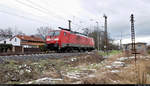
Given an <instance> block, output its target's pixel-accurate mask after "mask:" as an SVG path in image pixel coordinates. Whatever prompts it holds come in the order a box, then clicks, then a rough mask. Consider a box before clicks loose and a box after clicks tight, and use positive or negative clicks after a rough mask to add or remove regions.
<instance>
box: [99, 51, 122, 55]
mask: <svg viewBox="0 0 150 86" xmlns="http://www.w3.org/2000/svg"><path fill="white" fill-rule="evenodd" d="M98 53H99V55H102V56H107V52H102V51H100V52H98ZM119 53H121V51H119V50H112V51H109V52H108V55H116V54H119Z"/></svg>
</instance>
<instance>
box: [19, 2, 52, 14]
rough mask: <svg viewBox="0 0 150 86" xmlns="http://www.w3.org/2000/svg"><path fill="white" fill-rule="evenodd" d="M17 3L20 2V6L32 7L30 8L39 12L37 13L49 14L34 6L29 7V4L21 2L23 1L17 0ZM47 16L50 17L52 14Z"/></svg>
mask: <svg viewBox="0 0 150 86" xmlns="http://www.w3.org/2000/svg"><path fill="white" fill-rule="evenodd" d="M16 2H18V3H20V4H22V5H24V6H27V7H30V8H32V9H35V10H37V11H39V12H41V13H45V14H47V12H45V11H43V10H41V9H39V8H37V7H34V6H32V5H29V4H26V3H23V2H21V1H19V0H16ZM47 15H48V16H49V15H50V14H47Z"/></svg>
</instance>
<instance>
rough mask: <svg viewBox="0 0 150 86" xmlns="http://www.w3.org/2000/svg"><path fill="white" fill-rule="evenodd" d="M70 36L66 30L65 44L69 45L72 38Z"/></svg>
mask: <svg viewBox="0 0 150 86" xmlns="http://www.w3.org/2000/svg"><path fill="white" fill-rule="evenodd" d="M69 37H70V36H69V34H68V33H66V32H64V42H65V45H66V46H68V45H69V40H70V38H69Z"/></svg>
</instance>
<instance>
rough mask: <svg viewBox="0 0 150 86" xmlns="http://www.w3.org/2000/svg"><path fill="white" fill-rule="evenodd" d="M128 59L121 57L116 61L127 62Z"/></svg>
mask: <svg viewBox="0 0 150 86" xmlns="http://www.w3.org/2000/svg"><path fill="white" fill-rule="evenodd" d="M127 59H128V57H121V58H118V59H117V60H118V61H125V60H127Z"/></svg>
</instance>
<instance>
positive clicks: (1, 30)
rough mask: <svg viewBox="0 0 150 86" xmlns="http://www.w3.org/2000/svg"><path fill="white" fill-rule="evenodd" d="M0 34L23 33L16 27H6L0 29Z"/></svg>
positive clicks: (7, 35)
mask: <svg viewBox="0 0 150 86" xmlns="http://www.w3.org/2000/svg"><path fill="white" fill-rule="evenodd" d="M0 35H1V36H4V37H12V36H15V35H25V33H23V32H22V31H19V30H18V29H16V28H15V29H14V28H11V27H9V28H6V29H0Z"/></svg>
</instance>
